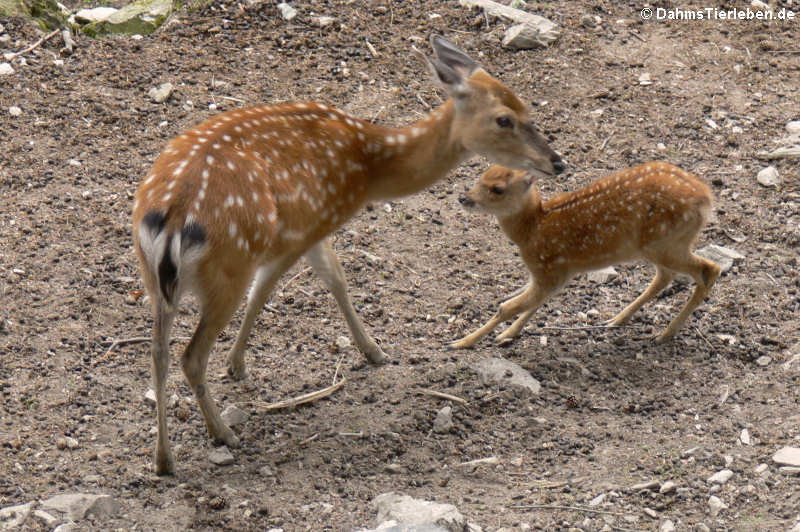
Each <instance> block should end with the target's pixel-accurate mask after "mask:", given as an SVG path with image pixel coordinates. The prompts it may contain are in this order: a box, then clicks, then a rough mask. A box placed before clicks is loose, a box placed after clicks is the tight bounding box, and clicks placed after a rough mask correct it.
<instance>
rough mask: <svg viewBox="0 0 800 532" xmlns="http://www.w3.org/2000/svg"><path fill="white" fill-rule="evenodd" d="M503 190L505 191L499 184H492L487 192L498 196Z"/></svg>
mask: <svg viewBox="0 0 800 532" xmlns="http://www.w3.org/2000/svg"><path fill="white" fill-rule="evenodd" d="M505 191H506V189H504V188H503V187H501V186H500V185H492V187H491V188H490V189H489V192H491V193H492V194H496V195H498V196H500V195H501V194H503V192H505Z"/></svg>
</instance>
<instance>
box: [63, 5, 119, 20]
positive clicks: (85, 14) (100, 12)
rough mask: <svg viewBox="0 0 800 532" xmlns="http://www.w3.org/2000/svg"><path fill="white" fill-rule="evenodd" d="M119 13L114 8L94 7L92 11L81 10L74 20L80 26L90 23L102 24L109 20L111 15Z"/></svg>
mask: <svg viewBox="0 0 800 532" xmlns="http://www.w3.org/2000/svg"><path fill="white" fill-rule="evenodd" d="M117 11H119V9H116V8H113V7H102V6H101V7H93V8H91V9H79V10H78V11H77V12H76V13H75V15H74V20H75V22H77V23H78V24H89V23H90V22H101V21H103V20H108V19H109V18H110V17H111V15H113V14H114V13H116V12H117Z"/></svg>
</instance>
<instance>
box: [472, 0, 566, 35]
mask: <svg viewBox="0 0 800 532" xmlns="http://www.w3.org/2000/svg"><path fill="white" fill-rule="evenodd" d="M458 3H459V4H461V5H462V6H464V7H467V8H470V9H472V8H476V7H479V8H481V9H483V10H484V12H486V14H487V15H489V16H490V17H497V18H500V19H502V20H505V21H511V22H513V23H516V24H524V25H525V26H529V27H530V28H529V29H526V30H516V31H517V33H523V32H524V33H525V34H526V35H528V36H529V37H531V38H533V40H534V41H536V43H537V44H536V46H547V45H548V44H550V43H552V42H553V41H555V40H556V39H557V38H558V35H559V30H558V26H557V25H556V24H554V23H553V22H551V21H549V20H548V19H546V18H544V17H540V16H538V15H534V14H532V13H528V12H526V11H522V10H520V9H514V8H513V7H509V6H505V5H503V4H500V3H498V2H493V1H492V0H459V1H458ZM510 30H511V28H509V31H510ZM534 35H535V37H533V36H534ZM507 37H508V31H507V32H506V38H507ZM506 38H504V39H503V42H504V44H503V46H505V40H506Z"/></svg>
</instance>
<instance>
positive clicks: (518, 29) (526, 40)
mask: <svg viewBox="0 0 800 532" xmlns="http://www.w3.org/2000/svg"><path fill="white" fill-rule="evenodd" d="M502 45H503V48H509V49H511V50H530V49H531V48H541V47H544V46H547V44H546V43H542V38H541V34H540V32H539V30H538V28H536V27H534V26H531V25H529V24H514V25H513V26H511V27H510V28H508V29H507V30H506V32H505V34H504V35H503V41H502Z"/></svg>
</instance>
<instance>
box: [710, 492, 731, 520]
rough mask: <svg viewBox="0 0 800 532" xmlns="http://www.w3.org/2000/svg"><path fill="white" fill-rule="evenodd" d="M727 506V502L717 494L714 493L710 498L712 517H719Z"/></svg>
mask: <svg viewBox="0 0 800 532" xmlns="http://www.w3.org/2000/svg"><path fill="white" fill-rule="evenodd" d="M725 508H727V506H726V505H725V503H724V502H722V500H721V499H720V498H719V497H717V496H716V495H712V496H711V497H709V498H708V509H709V510H710V511H711V517H717V515H719V513H720V512H721V511H722V510H724V509H725Z"/></svg>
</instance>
